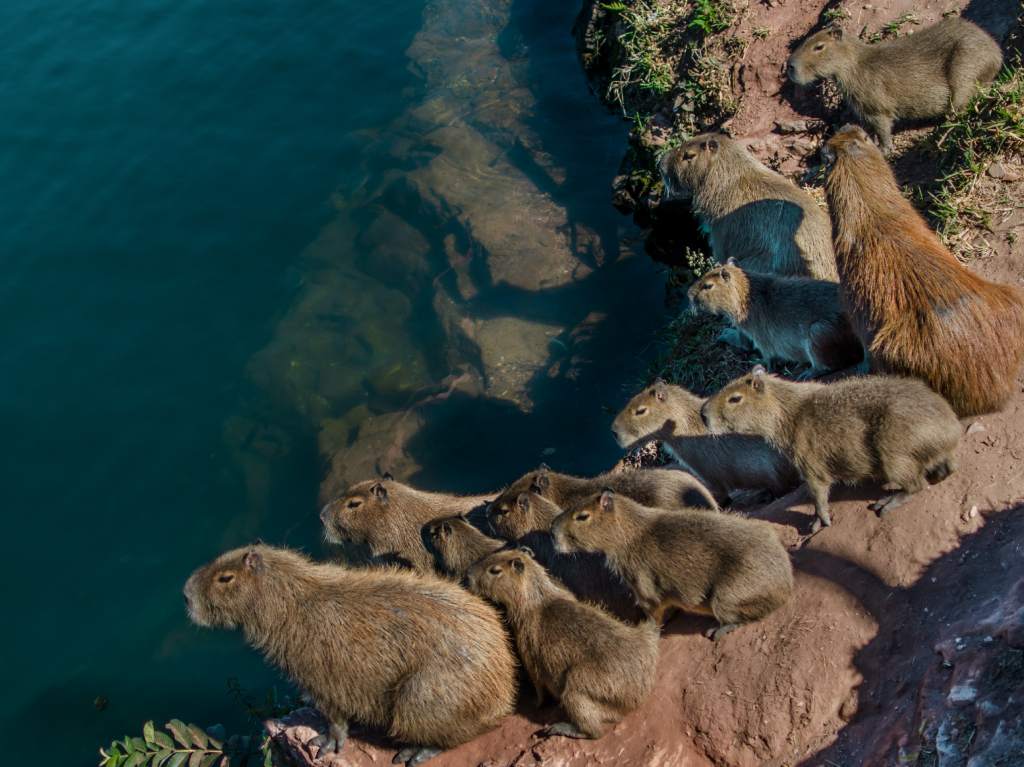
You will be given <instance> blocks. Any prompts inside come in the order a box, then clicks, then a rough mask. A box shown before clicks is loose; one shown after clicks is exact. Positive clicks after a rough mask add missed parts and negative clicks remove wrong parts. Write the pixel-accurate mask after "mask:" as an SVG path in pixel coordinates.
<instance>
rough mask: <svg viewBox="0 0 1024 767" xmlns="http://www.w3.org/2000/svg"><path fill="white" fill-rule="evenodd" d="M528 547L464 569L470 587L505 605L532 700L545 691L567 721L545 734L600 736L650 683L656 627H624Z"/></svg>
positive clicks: (632, 706)
mask: <svg viewBox="0 0 1024 767" xmlns="http://www.w3.org/2000/svg"><path fill="white" fill-rule="evenodd" d="M531 553H532V552H530V551H529V549H526V550H523V549H515V550H511V551H500V552H498V553H497V554H492V555H490V556H489V557H487V558H486V559H484V560H482V561H480V562H477V563H476V564H475V565H473V567H471V568H470V571H469V587H470V589H471V590H472V591H474V592H475V593H477V594H479V595H481V596H483V597H485V598H487V599H490V600H491V601H492V602H494V603H495V604H497V605H499V606H500V607H502V608H504V610H505V618H506V620H507V621H508V623H509V625H510V626H511V628H512V633H513V634H514V635H515V641H516V647H517V648H518V650H519V657H520V658H521V659H522V662H523V667H524V668H525V669H526V672H527V674H528V675H529V677H530V681H532V682H533V687H534V690H535V691H536V693H537V705H538V706H539V705H540V704H541V703H543V701H544V695H545V693H550V694H551V695H553V696H554V697H555V698H557V699H558V700H559V701H561V704H562V708H563V709H565V713H566V714H568V715H569V719H570V722H571V723H570V722H559V723H558V724H554V725H552V726H550V727H548V728H547V733H548V734H550V735H566V736H569V737H574V738H600V737H601V736H602V735H603V734H604V733H605V731H606V728H607V727H608V726H609V725H614V724H616V723H618V722H619V721H621V720H622V718H623V717H624V716H625V715H626V714H628V713H629V712H630V711H633V710H634V709H636V708H637V707H638V706H639V705H640V704H641V703H642V702H643V701H644V699H645V698H646V697H647V696H648V695H650V693H651V690H652V689H653V687H654V672H655V667H656V665H657V662H658V626H657V624H656V623H653V622H650V621H648V622H647V623H644V624H641V625H639V626H627V625H626V624H624V623H620V622H619V621H617V620H615V619H614V618H612V617H611V616H610V615H608V614H606V613H605V612H604V611H603V610H601V609H599V608H597V607H594V606H593V605H588V604H586V603H584V602H580V601H578V600H577V599H576V597H574V596H573V595H572V594H571V593H570V592H569V591H568V590H566V589H565V588H564V587H563V586H562V585H561V584H559V583H557V582H555V581H554V580H553V579H552V578H551V577H550V576H549V575H548V573H547V572H546V571H545V570H544V568H543V567H541V566H540V565H539V564H538V563H537V562H535V561H534V559H533V557H532V556H531Z"/></svg>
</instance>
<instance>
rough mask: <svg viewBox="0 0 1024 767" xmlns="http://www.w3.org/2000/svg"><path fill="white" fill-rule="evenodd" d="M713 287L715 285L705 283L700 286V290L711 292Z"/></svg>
mask: <svg viewBox="0 0 1024 767" xmlns="http://www.w3.org/2000/svg"><path fill="white" fill-rule="evenodd" d="M713 287H715V284H714V283H713V282H705V283H704V284H703V285H701V286H700V289H701V290H711V288H713Z"/></svg>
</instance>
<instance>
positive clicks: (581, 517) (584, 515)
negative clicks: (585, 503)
mask: <svg viewBox="0 0 1024 767" xmlns="http://www.w3.org/2000/svg"><path fill="white" fill-rule="evenodd" d="M575 519H576V521H577V522H586V521H587V520H588V519H590V512H589V511H581V512H580V513H579V514H577V515H576V517H575Z"/></svg>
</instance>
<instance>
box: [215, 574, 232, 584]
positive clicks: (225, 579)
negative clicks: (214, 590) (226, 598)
mask: <svg viewBox="0 0 1024 767" xmlns="http://www.w3.org/2000/svg"><path fill="white" fill-rule="evenodd" d="M234 579H235V574H234V573H221V574H220V575H218V576H217V581H218V583H231V581H233V580H234Z"/></svg>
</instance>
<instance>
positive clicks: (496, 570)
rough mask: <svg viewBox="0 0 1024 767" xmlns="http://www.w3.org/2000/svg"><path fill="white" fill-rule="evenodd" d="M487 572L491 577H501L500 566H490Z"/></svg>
mask: <svg viewBox="0 0 1024 767" xmlns="http://www.w3.org/2000/svg"><path fill="white" fill-rule="evenodd" d="M487 572H489V573H490V574H491V575H501V565H491V566H490V567H488V568H487Z"/></svg>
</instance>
